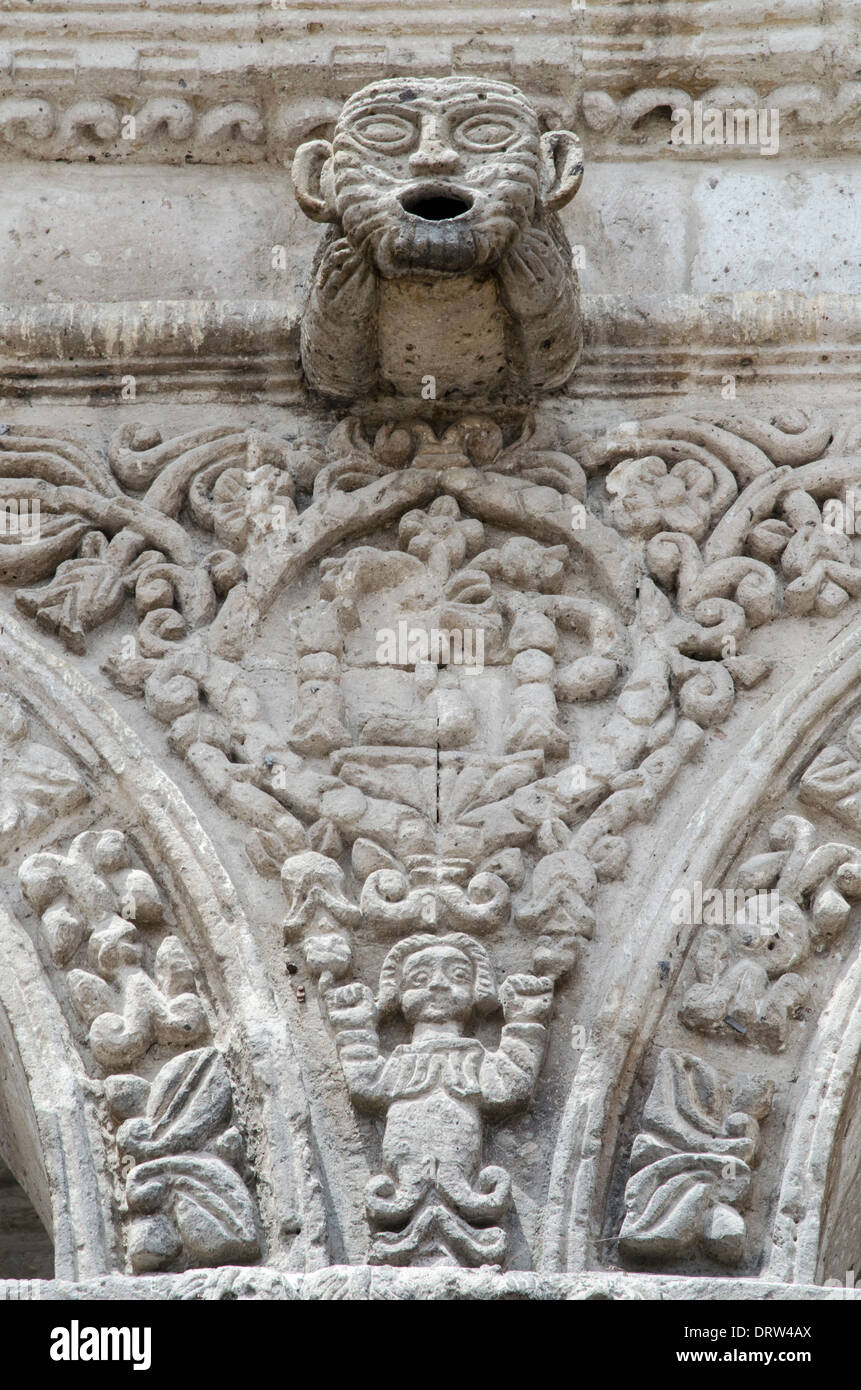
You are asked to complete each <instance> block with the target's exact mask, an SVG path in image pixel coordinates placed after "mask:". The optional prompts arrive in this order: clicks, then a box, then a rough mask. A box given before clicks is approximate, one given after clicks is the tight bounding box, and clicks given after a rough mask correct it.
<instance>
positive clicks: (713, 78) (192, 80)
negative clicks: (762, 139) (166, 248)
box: [0, 0, 861, 163]
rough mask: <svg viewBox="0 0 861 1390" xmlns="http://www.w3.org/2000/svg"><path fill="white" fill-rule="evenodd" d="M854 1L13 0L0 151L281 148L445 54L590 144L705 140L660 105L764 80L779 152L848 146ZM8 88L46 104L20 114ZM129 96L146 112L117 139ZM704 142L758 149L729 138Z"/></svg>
mask: <svg viewBox="0 0 861 1390" xmlns="http://www.w3.org/2000/svg"><path fill="white" fill-rule="evenodd" d="M854 5H855V0H831V3H829V5H828V7H827V10H828V23H823V22H822V4H821V0H786V3H785V4H781V5H780V6H775V5H774V4H773V3H772V0H668V3H662V4H661V5H660V6H656V5H655V4H654V3H653V0H641V2H640V3H633V4H631V3H627V0H584V3H583V7H582V8H579V7H578V6H577V4H576V0H575V4H574V5H572V3H571V0H535V3H534V4H533V5H530V6H529V7H528V8H525V7H524V6H523V5H522V4H518V3H515V2H514V0H470V3H468V4H466V5H461V4H459V3H457V0H442V3H440V4H438V5H435V6H428V5H427V4H425V3H419V0H404V3H400V4H396V3H393V0H365V2H364V3H362V4H352V3H341V4H336V3H333V0H330V3H324V2H323V0H229V3H228V0H204V3H201V4H200V5H190V4H188V3H187V0H153V3H152V4H150V5H148V6H147V7H142V6H140V5H138V4H137V3H132V2H131V0H128V2H126V0H105V3H100V0H34V3H32V4H31V3H30V2H29V0H6V3H5V4H4V5H3V9H2V11H0V158H9V157H13V158H22V157H23V158H27V159H63V160H69V159H71V160H101V161H106V162H114V161H118V160H123V161H137V162H175V163H183V162H188V161H190V162H200V163H222V162H232V163H236V162H242V163H254V162H258V161H260V160H269V161H271V162H274V163H279V162H283V160H284V158H285V157H289V155H290V154H291V153H292V150H293V149H294V148H295V145H296V143H298V140H299V139H301V138H303V134H304V131H305V129H307V128H310V127H313V126H315V124H316V125H318V124H319V123H320V120H322V121H324V122H325V121H326V120H328V119H331V116H332V114H333V112H334V111H335V110H337V108H338V106H339V105H340V103H341V102H342V101H343V99H344V97H345V96H346V95H347V94H348V93H349V92H351V91H354V90H355V89H356V88H357V87H359V86H362V85H363V84H364V83H366V82H369V81H372V80H374V79H376V78H378V77H381V76H386V75H388V76H404V77H410V76H413V77H414V76H416V75H417V74H422V75H428V76H433V75H439V74H445V73H448V72H451V71H452V70H454V71H458V72H464V73H470V72H474V73H476V74H477V75H482V76H486V77H502V78H506V79H508V80H511V81H514V82H516V83H518V84H519V85H520V86H522V87H523V88H524V90H525V91H527V92H528V94H529V95H530V96H531V97H532V99H533V100H534V101H536V103H537V104H538V105H539V107H540V108H543V114H544V116H545V119H547V120H548V121H549V120H562V121H564V122H565V123H566V124H575V125H577V126H578V128H580V129H581V130H582V132H583V134H584V136H585V137H586V145H587V154H588V156H589V157H590V158H592V159H605V158H612V157H618V156H619V155H620V154H621V155H622V156H623V157H625V158H635V159H641V158H648V159H651V158H660V157H671V158H678V157H683V158H684V157H702V154H703V151H702V150H701V149H694V150H689V149H683V150H678V149H675V148H668V129H669V122H668V119H667V113H666V111H665V110H663V108H664V107H666V106H667V104H671V105H685V104H687V103H690V102H693V101H698V100H703V101H712V99H713V96H714V94H715V93H717V96H716V98H715V100H714V104H716V105H718V106H723V105H724V104H726V103H725V101H724V98H725V97H726V98H727V101H728V104H735V105H745V104H748V98H749V97H750V90H751V87H754V88H755V90H754V92H753V98H754V104H758V105H766V104H769V105H772V106H775V105H776V106H777V107H778V108H779V109H780V111H781V149H782V152H784V153H788V152H789V153H791V152H795V151H797V152H798V153H812V154H817V155H822V156H826V155H830V154H835V153H844V152H847V151H848V152H852V151H856V150H858V149H859V148H861V82H859V72H861V31H859V26H858V24H857V18H856V17H855V11H854ZM736 90H738V93H739V95H738V99H736V98H735V97H734V96H733V93H734V91H736ZM721 93H723V96H722V95H721ZM165 99H170V100H172V101H174V102H175V103H177V108H176V111H175V112H174V115H173V117H172V119H170V120H168V121H167V124H165V122H163V121H158V120H156V119H155V118H154V117H153V113H152V107H151V105H150V106H148V103H152V102H153V101H154V100H161V101H163V100H165ZM10 102H17V103H22V102H27V103H40V104H41V105H40V106H38V107H35V106H33V105H31V106H30V107H29V109H28V110H26V111H24V110H20V111H19V112H18V113H17V114H16V112H15V110H14V109H13V108H11V107H10V106H9V105H8V104H9V103H10ZM94 102H98V103H104V105H102V106H101V107H100V109H99V111H98V112H96V113H93V112H90V113H89V114H88V112H87V110H86V107H87V105H88V104H90V103H94ZM237 105H240V106H242V108H243V110H244V116H243V118H242V119H240V117H238V116H235V115H233V114H232V108H233V107H235V106H237ZM321 105H322V106H323V108H324V109H323V111H322V115H321V116H320V117H319V119H311V118H312V117H316V116H317V115H318V113H317V107H319V106H321ZM130 115H133V116H135V117H137V118H139V119H140V121H141V123H142V126H143V127H144V129H143V130H142V132H141V134H140V135H139V136H138V137H137V138H132V139H124V138H122V136H121V133H120V126H121V123H122V121H123V118H125V117H128V116H130ZM705 154H706V157H708V158H709V159H713V160H719V159H720V160H723V159H737V158H750V157H758V151H757V150H755V149H746V148H743V147H737V146H734V145H730V144H727V145H724V146H716V147H709V148H707V149H706V151H705Z"/></svg>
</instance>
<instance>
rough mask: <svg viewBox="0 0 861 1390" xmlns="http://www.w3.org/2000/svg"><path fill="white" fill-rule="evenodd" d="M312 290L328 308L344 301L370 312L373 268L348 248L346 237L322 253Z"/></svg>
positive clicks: (351, 247) (373, 277) (374, 289)
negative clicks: (315, 283) (360, 306)
mask: <svg viewBox="0 0 861 1390" xmlns="http://www.w3.org/2000/svg"><path fill="white" fill-rule="evenodd" d="M316 290H317V295H318V297H319V298H320V300H322V301H325V302H326V303H328V304H332V303H334V302H335V301H336V300H346V301H347V302H348V303H349V304H350V305H353V304H356V305H363V306H365V307H366V308H368V309H370V308H372V307H373V303H374V300H375V298H376V277H375V275H374V270H373V267H372V266H371V265H370V264H369V263H368V261H366V260H365V259H364V257H363V256H362V255H361V254H360V252H358V251H357V250H356V249H355V247H353V246H351V245H350V243H349V241H348V240H347V238H346V237H339V238H338V240H337V241H333V242H332V244H331V245H330V246H329V247H327V249H326V252H325V254H324V256H323V260H322V262H321V264H320V270H319V272H318V275H317V285H316ZM344 307H346V306H344Z"/></svg>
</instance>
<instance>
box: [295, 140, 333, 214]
mask: <svg viewBox="0 0 861 1390" xmlns="http://www.w3.org/2000/svg"><path fill="white" fill-rule="evenodd" d="M290 177H291V178H292V180H293V188H294V189H295V192H296V201H297V203H298V204H299V206H300V208H301V209H302V211H303V212H304V214H305V216H306V217H310V218H311V220H312V222H335V221H337V217H338V214H337V212H336V211H335V199H334V189H333V187H332V146H331V145H330V144H329V141H328V140H307V141H306V142H305V144H304V145H300V146H299V148H298V150H297V151H296V154H295V155H294V157H293V167H292V168H291V170H290Z"/></svg>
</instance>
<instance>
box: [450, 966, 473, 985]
mask: <svg viewBox="0 0 861 1390" xmlns="http://www.w3.org/2000/svg"><path fill="white" fill-rule="evenodd" d="M450 978H451V980H452V982H453V983H454V984H456V985H466V984H469V982H470V981H471V979H472V975H471V974H470V972H469V970H467V968H466V966H465V965H458V966H455V968H454V970H453V971H452V972H451V976H450Z"/></svg>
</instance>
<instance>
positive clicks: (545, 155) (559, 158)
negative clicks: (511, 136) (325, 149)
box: [300, 130, 583, 212]
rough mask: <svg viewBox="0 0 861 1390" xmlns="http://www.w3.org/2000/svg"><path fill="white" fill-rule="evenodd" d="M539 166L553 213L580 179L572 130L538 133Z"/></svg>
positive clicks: (578, 155)
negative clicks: (540, 134)
mask: <svg viewBox="0 0 861 1390" xmlns="http://www.w3.org/2000/svg"><path fill="white" fill-rule="evenodd" d="M541 165H542V168H541V175H542V177H541V182H542V186H543V197H544V206H545V207H546V208H551V209H552V210H553V211H554V212H555V211H556V209H557V208H564V206H565V204H566V203H570V201H571V199H572V198H573V197H574V194H575V193H576V192H577V189H578V188H579V187H580V184H581V183H582V181H583V147H582V145H581V144H580V141H579V140H578V139H577V136H576V135H575V134H574V133H573V131H570V130H548V132H547V134H546V135H542V137H541ZM300 201H301V199H300Z"/></svg>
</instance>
